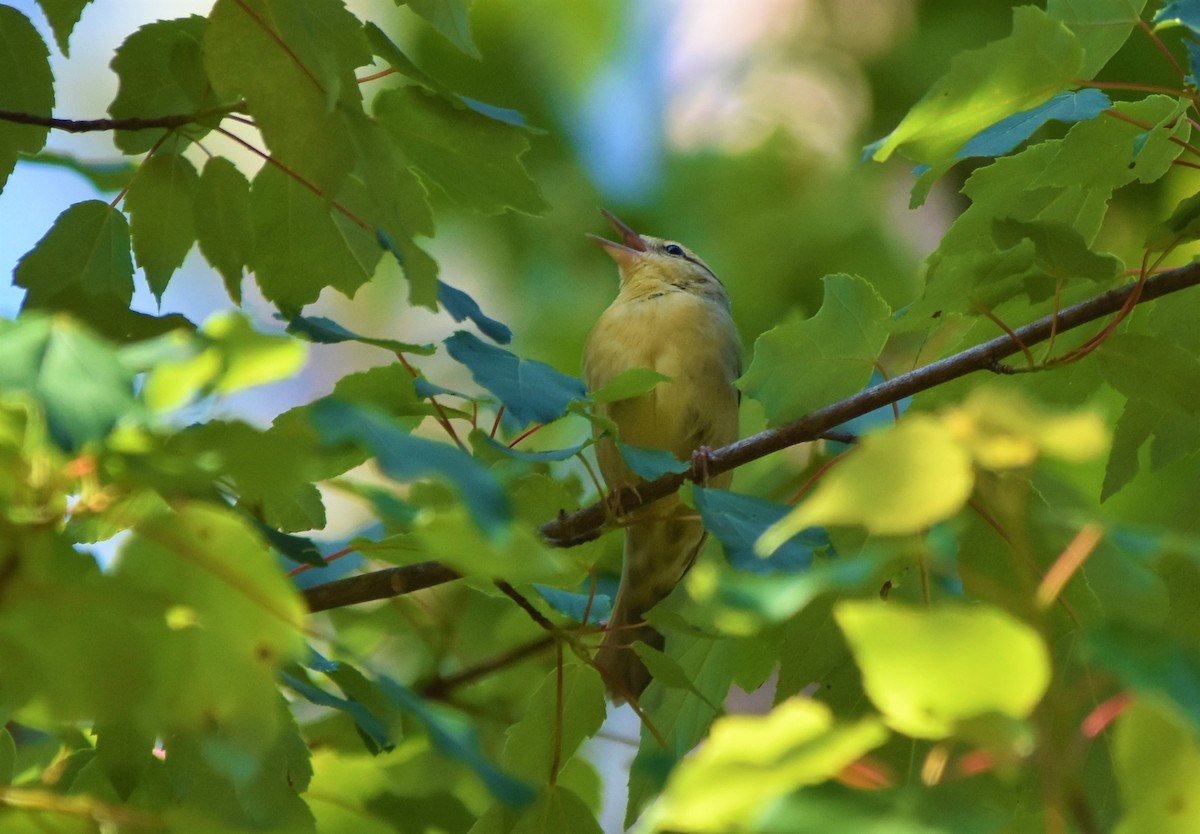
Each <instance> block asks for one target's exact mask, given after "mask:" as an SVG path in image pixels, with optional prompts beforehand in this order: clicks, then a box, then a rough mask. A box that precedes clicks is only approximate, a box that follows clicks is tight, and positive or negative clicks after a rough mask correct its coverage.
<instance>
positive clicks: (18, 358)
mask: <svg viewBox="0 0 1200 834" xmlns="http://www.w3.org/2000/svg"><path fill="white" fill-rule="evenodd" d="M0 355H3V356H4V362H2V363H0V391H9V392H10V391H25V392H28V393H29V394H32V395H33V396H34V397H36V398H37V400H38V402H39V403H40V404H41V407H42V409H43V411H44V412H45V414H46V423H47V426H48V427H49V429H50V435H51V437H53V438H54V440H55V441H56V442H57V443H58V444H59V445H60V446H61V447H62V448H64V449H66V450H67V451H76V450H78V449H79V448H80V447H81V446H83V445H84V444H86V443H88V442H91V441H96V440H101V439H103V438H104V437H106V436H108V434H109V433H110V432H111V431H112V430H113V427H114V426H116V425H117V423H118V422H119V421H121V420H122V419H127V418H129V417H131V416H133V415H135V414H136V413H137V411H136V409H137V405H136V401H135V400H134V398H133V373H132V372H131V371H129V370H128V368H126V366H125V365H124V363H123V362H121V361H120V360H119V359H118V358H117V356H116V354H115V352H114V351H113V348H112V347H111V346H110V345H107V344H105V343H104V342H102V341H101V340H100V339H98V338H96V336H94V335H92V333H91V332H89V331H88V330H87V329H85V328H84V327H81V326H80V325H78V324H76V323H75V322H73V321H72V320H70V319H67V318H47V317H44V316H26V317H24V318H22V319H20V320H19V321H17V322H10V321H5V322H2V323H0Z"/></svg>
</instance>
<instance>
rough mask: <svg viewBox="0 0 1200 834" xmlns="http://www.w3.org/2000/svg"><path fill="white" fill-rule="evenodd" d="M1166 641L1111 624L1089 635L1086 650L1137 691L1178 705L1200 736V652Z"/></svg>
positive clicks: (1157, 636)
mask: <svg viewBox="0 0 1200 834" xmlns="http://www.w3.org/2000/svg"><path fill="white" fill-rule="evenodd" d="M1163 638H1164V636H1163V634H1161V633H1159V632H1152V631H1135V630H1133V629H1131V628H1129V627H1127V626H1124V627H1123V626H1121V625H1118V624H1115V623H1110V624H1108V625H1106V626H1105V627H1103V628H1101V629H1099V630H1096V631H1093V632H1091V633H1090V634H1088V635H1087V637H1086V639H1085V641H1084V650H1085V653H1086V657H1088V659H1089V660H1091V661H1092V662H1093V663H1095V664H1096V665H1098V666H1101V667H1103V668H1104V669H1107V670H1108V671H1109V672H1110V673H1112V674H1113V675H1115V676H1116V677H1117V678H1118V679H1119V680H1120V681H1122V682H1123V683H1124V684H1125V685H1126V686H1127V687H1129V688H1130V689H1132V690H1133V691H1134V692H1137V693H1139V694H1142V695H1146V696H1149V699H1150V700H1153V699H1154V698H1161V699H1165V700H1167V701H1169V702H1171V703H1173V704H1175V705H1176V706H1177V707H1178V708H1179V710H1180V714H1181V715H1183V716H1186V717H1187V719H1188V721H1189V723H1190V724H1191V727H1192V732H1193V733H1194V734H1196V735H1197V737H1200V653H1197V652H1196V650H1195V649H1192V648H1188V647H1185V646H1182V645H1180V644H1179V643H1178V642H1176V641H1174V640H1169V639H1163Z"/></svg>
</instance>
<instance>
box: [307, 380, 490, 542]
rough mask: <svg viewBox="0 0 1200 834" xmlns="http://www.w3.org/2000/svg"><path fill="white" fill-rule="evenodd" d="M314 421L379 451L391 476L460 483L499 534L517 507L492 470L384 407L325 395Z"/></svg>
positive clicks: (483, 522) (337, 437)
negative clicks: (419, 433) (403, 423)
mask: <svg viewBox="0 0 1200 834" xmlns="http://www.w3.org/2000/svg"><path fill="white" fill-rule="evenodd" d="M311 414H312V420H313V424H314V425H315V426H316V427H317V431H318V432H320V434H321V437H322V439H323V440H324V441H325V443H327V444H338V443H344V442H347V441H349V442H353V443H355V444H357V445H359V446H361V447H362V448H364V449H367V450H369V451H371V452H373V453H374V455H375V460H376V463H377V464H378V465H379V468H380V470H381V471H382V472H383V473H384V474H385V475H387V476H388V477H389V478H391V479H393V480H395V481H399V482H402V483H403V482H407V481H411V480H415V479H418V478H423V477H426V476H428V475H433V474H440V475H444V476H445V477H447V478H449V479H450V480H451V481H452V482H453V483H454V484H455V486H456V487H457V488H458V490H459V493H460V494H461V495H462V498H463V501H464V502H465V503H466V504H467V506H468V507H469V508H470V509H471V515H472V518H474V520H475V523H476V524H478V525H479V527H480V529H481V530H483V531H484V532H485V533H487V534H489V535H490V536H493V537H498V536H499V534H500V533H501V532H502V530H503V529H504V527H505V526H506V524H507V522H508V520H509V518H510V515H511V510H510V508H509V503H508V498H507V496H506V495H505V494H504V491H503V490H502V489H501V488H500V485H499V484H498V483H497V482H496V481H495V479H493V478H492V476H491V474H490V473H489V472H488V471H487V470H486V469H484V468H483V467H481V466H480V465H479V464H478V463H476V462H475V460H474V459H473V458H471V457H470V456H469V455H467V454H466V453H464V452H462V451H460V450H458V449H457V448H455V447H453V446H448V445H446V444H445V443H435V442H434V441H432V440H425V439H424V438H420V437H413V436H412V435H410V434H409V433H408V432H406V431H404V430H402V429H401V428H400V427H399V426H397V425H396V424H395V423H393V422H392V421H391V420H390V419H388V417H387V415H385V414H383V413H382V412H380V411H378V410H376V409H374V408H368V407H364V406H356V405H352V404H350V403H346V402H338V401H337V400H323V401H320V402H317V403H315V404H314V405H313V406H312V409H311Z"/></svg>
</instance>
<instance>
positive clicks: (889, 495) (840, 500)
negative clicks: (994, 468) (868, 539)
mask: <svg viewBox="0 0 1200 834" xmlns="http://www.w3.org/2000/svg"><path fill="white" fill-rule="evenodd" d="M974 485H975V473H974V471H973V470H972V467H971V457H970V455H969V454H967V450H966V449H965V448H963V445H962V444H961V443H960V442H959V441H958V440H956V439H955V438H954V437H953V436H952V435H951V433H950V432H949V431H948V430H947V427H946V426H945V425H943V424H942V423H941V422H940V421H938V420H936V419H934V418H932V417H929V416H926V415H910V416H908V417H906V418H905V419H904V420H903V421H902V422H901V423H900V424H899V425H897V426H896V427H895V428H893V429H891V430H889V431H885V432H881V433H879V434H871V435H867V436H866V437H864V438H863V440H862V443H861V444H859V446H858V448H856V449H855V450H853V451H852V452H850V453H849V454H848V455H847V456H846V459H845V460H844V461H843V462H842V463H841V464H839V465H838V466H836V467H834V468H833V469H832V470H830V471H829V472H828V473H827V474H826V475H825V477H824V478H822V479H821V482H820V483H819V484H818V485H817V488H816V489H815V490H814V491H813V493H812V495H811V496H809V497H808V498H806V499H805V500H804V501H803V502H802V503H801V504H799V505H798V506H797V507H796V508H795V509H793V510H792V511H791V513H789V514H788V515H787V516H786V517H785V518H784V519H783V520H781V521H778V522H776V523H775V524H774V525H773V526H772V527H770V528H769V529H768V530H767V531H766V532H765V533H763V535H762V537H761V538H759V540H758V544H757V545H756V546H755V548H756V550H757V551H758V552H759V553H762V554H767V553H772V552H774V551H775V549H776V548H778V547H779V546H780V545H782V544H783V543H784V542H786V541H787V540H788V539H789V538H791V537H792V536H794V535H795V534H796V533H799V532H800V531H801V530H804V529H805V528H807V527H817V526H821V525H827V524H857V525H861V526H862V527H864V528H865V529H866V530H868V531H869V532H871V533H874V534H876V535H881V536H897V535H904V534H908V533H916V532H919V531H920V530H922V529H924V528H926V527H929V526H930V525H932V524H934V523H936V522H938V521H943V520H945V519H947V518H950V517H951V516H953V515H954V514H955V513H957V512H958V511H959V510H960V509H961V508H962V506H963V505H964V504H965V503H966V501H967V499H968V498H970V497H971V490H972V488H973V487H974Z"/></svg>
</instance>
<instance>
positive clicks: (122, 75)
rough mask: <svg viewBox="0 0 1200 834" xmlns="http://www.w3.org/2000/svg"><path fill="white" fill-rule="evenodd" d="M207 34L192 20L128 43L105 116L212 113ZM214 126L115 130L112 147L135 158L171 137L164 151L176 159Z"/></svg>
mask: <svg viewBox="0 0 1200 834" xmlns="http://www.w3.org/2000/svg"><path fill="white" fill-rule="evenodd" d="M207 31H208V21H207V20H206V19H205V18H203V17H199V16H197V15H191V16H189V17H181V18H178V19H176V20H157V21H155V22H154V23H148V24H146V25H145V26H143V27H141V28H140V29H138V30H137V31H136V32H134V33H133V34H132V35H130V36H129V37H128V38H126V39H125V42H124V43H122V44H121V45H120V46H119V47H118V48H117V51H116V54H115V55H114V56H113V60H112V68H113V71H114V72H115V73H116V74H117V78H118V80H119V87H118V89H117V96H116V98H114V99H113V101H112V104H110V105H109V106H108V112H109V114H110V115H111V116H112V117H113V118H114V119H130V118H143V119H144V118H153V117H155V116H183V115H187V114H189V113H199V112H201V111H204V110H210V109H212V108H213V107H215V106H216V105H217V104H218V103H219V102H218V99H217V97H216V95H215V94H214V93H213V89H212V85H211V84H210V83H209V80H208V76H207V75H206V74H205V72H204V63H203V59H202V58H201V54H200V50H201V44H202V43H203V42H204V38H205V33H206V32H207ZM225 100H226V101H228V100H229V97H226V99H225ZM214 125H215V123H214ZM214 125H203V123H196V124H195V125H193V126H191V128H190V129H189V130H188V131H186V132H183V131H179V130H171V129H167V128H157V129H155V130H118V131H116V133H115V134H114V135H113V141H114V142H115V143H116V146H117V147H118V148H120V149H121V151H122V152H124V153H127V154H139V153H145V152H146V151H149V150H150V149H151V148H154V147H157V146H158V144H159V142H160V141H161V140H162V139H163V137H164V136H165V135H166V134H168V133H170V134H172V140H171V143H170V144H168V145H167V146H166V147H167V149H168V150H170V151H172V152H175V153H179V152H182V151H183V148H184V147H185V146H186V145H187V144H188V143H190V142H192V141H195V140H199V139H201V138H203V136H204V134H205V133H207V132H208V131H207V127H209V126H214ZM153 159H154V157H151V158H150V160H147V161H148V162H149V161H153ZM188 167H189V168H190V167H191V166H190V164H189V166H188ZM143 168H144V164H143ZM143 173H144V171H143ZM140 179H141V175H139V177H138V180H140ZM135 182H136V180H135ZM188 225H189V226H190V223H189V224H188Z"/></svg>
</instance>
